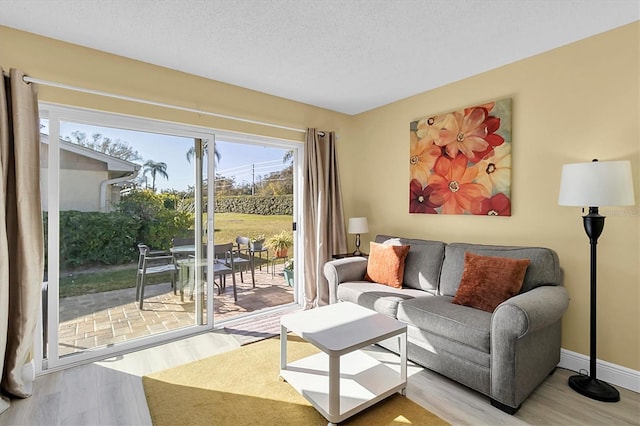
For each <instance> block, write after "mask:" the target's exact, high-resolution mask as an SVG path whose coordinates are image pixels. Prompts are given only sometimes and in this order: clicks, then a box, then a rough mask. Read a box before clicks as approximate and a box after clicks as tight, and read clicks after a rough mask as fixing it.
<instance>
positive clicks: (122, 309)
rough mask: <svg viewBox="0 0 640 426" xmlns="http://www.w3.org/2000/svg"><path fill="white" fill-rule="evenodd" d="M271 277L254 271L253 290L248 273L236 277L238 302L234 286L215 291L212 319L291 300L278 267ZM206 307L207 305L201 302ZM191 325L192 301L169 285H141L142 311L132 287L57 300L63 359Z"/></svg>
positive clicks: (253, 310) (192, 314)
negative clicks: (241, 280) (143, 290)
mask: <svg viewBox="0 0 640 426" xmlns="http://www.w3.org/2000/svg"><path fill="white" fill-rule="evenodd" d="M275 268H276V269H275V275H273V276H272V273H271V269H269V272H267V271H266V268H265V267H263V268H262V271H261V270H259V269H258V268H256V271H255V280H256V287H255V288H252V284H251V278H250V274H249V273H247V274H245V278H244V283H241V282H240V276H239V274H237V276H236V277H237V292H238V301H237V302H234V300H233V288H232V286H231V285H230V284H229V283H228V284H227V288H226V291H225V292H224V293H223V294H221V295H218V293H217V287H216V291H215V293H214V298H213V305H214V321H216V322H219V321H222V320H229V319H232V318H237V317H239V316H241V315H243V314H247V313H250V312H255V311H258V310H261V309H265V308H270V307H275V306H280V305H284V304H288V303H292V302H293V301H294V296H293V288H291V287H289V286H288V285H287V284H286V282H285V279H284V277H283V275H282V264H279V265H276V267H275ZM205 303H206V302H205ZM194 323H195V302H194V301H191V300H189V296H188V294H186V295H185V299H184V302H181V301H180V295H179V294H178V295H174V294H173V289H172V288H171V286H170V283H169V282H166V283H162V284H156V285H149V286H146V287H145V298H144V309H143V310H139V309H138V305H137V303H136V302H135V288H127V289H123V290H114V291H107V292H100V293H93V294H86V295H82V296H73V297H66V298H61V299H60V327H59V342H60V346H59V348H58V351H59V354H60V355H61V356H62V355H66V354H70V353H74V352H79V351H82V350H85V349H89V348H95V347H99V346H108V345H111V344H114V343H117V342H124V341H127V340H131V339H135V338H137V337H142V336H149V335H152V334H156V333H161V332H164V331H169V330H175V329H178V328H183V327H188V326H191V325H193V324H194Z"/></svg>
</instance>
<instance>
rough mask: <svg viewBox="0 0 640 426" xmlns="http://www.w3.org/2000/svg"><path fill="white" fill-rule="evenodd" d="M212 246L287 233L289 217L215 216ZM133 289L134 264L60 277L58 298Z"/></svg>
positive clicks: (153, 279) (156, 278)
mask: <svg viewBox="0 0 640 426" xmlns="http://www.w3.org/2000/svg"><path fill="white" fill-rule="evenodd" d="M214 220H215V222H214V227H215V229H216V231H215V235H214V239H215V242H216V244H223V243H230V242H233V243H235V241H236V237H240V236H242V237H253V236H256V235H260V234H264V235H265V237H266V238H269V237H270V236H271V235H273V234H277V233H278V232H281V231H284V230H290V229H291V223H292V221H293V219H292V217H291V216H261V215H254V214H236V213H218V214H216V216H215V219H214ZM167 281H169V276H168V275H152V276H149V277H147V279H146V282H147V283H148V284H159V283H163V282H167ZM135 286H136V264H131V265H126V266H125V265H119V266H112V267H109V266H104V268H101V269H100V270H96V269H93V270H91V271H84V272H71V273H70V272H67V273H65V272H61V273H60V297H70V296H80V295H83V294H89V293H100V292H104V291H111V290H120V289H123V288H133V287H135Z"/></svg>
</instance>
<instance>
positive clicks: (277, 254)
mask: <svg viewBox="0 0 640 426" xmlns="http://www.w3.org/2000/svg"><path fill="white" fill-rule="evenodd" d="M41 117H42V121H41V135H40V136H41V167H42V168H41V175H42V188H41V189H42V204H43V210H44V220H45V223H44V225H45V229H46V235H45V238H46V240H45V241H46V247H45V251H46V279H45V282H44V283H43V310H42V312H43V321H42V325H43V330H42V331H43V345H42V357H41V358H42V369H50V368H57V367H64V366H67V365H72V364H75V363H79V362H84V361H87V360H91V359H96V358H104V357H105V356H108V355H110V354H113V353H117V352H121V351H129V350H132V349H135V348H138V347H141V346H146V345H150V344H157V343H160V342H164V341H166V340H169V339H175V338H178V337H181V336H186V335H189V334H193V333H196V332H200V331H202V330H207V329H211V328H213V326H214V319H215V325H217V324H220V323H223V322H224V321H231V320H233V319H235V318H238V317H239V316H241V315H249V314H255V313H259V312H262V311H267V310H270V309H274V308H278V307H280V306H282V305H286V304H292V303H295V302H297V300H299V298H300V297H299V295H298V293H300V290H299V289H298V286H297V285H296V283H297V280H295V278H294V276H295V273H296V272H297V271H300V270H302V269H301V262H294V259H295V258H296V253H297V252H299V251H300V250H301V248H300V244H297V241H298V237H297V235H298V232H299V231H295V230H294V229H295V223H296V222H297V221H296V217H297V216H298V213H297V212H298V210H297V202H296V200H297V198H298V197H296V194H297V192H298V190H299V188H300V183H299V179H300V176H301V175H302V174H301V171H300V168H301V166H300V164H299V162H298V161H297V158H299V157H300V153H299V150H301V146H300V145H299V144H297V143H295V142H289V141H279V140H273V139H269V138H264V137H258V136H251V135H244V134H242V135H240V134H232V133H229V132H218V131H216V133H215V136H214V133H213V131H208V130H207V129H200V128H193V127H190V126H184V125H178V124H173V123H166V122H158V121H153V120H147V119H139V118H133V117H127V116H121V115H114V114H107V113H100V112H94V111H87V110H80V109H74V108H67V107H60V106H56V105H42V108H41ZM278 239H280V240H285V243H284V246H285V248H287V249H288V250H289V251H288V253H286V254H283V253H282V252H281V251H280V250H279V247H276V245H275V243H274V241H276V240H278ZM287 241H288V242H287ZM270 243H271V245H269V244H270ZM220 247H227V248H226V249H225V250H224V251H222V252H220V251H219V250H220ZM277 249H278V250H277ZM232 259H233V261H232ZM294 264H295V265H296V268H295V270H294V268H293V265H294ZM287 270H288V271H287ZM225 271H226V272H225ZM287 272H289V273H287ZM292 274H293V277H291V275H292Z"/></svg>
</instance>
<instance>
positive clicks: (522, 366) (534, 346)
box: [491, 285, 569, 408]
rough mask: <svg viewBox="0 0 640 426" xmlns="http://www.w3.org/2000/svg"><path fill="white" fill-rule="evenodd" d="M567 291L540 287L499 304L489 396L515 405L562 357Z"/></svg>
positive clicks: (493, 327) (494, 322)
mask: <svg viewBox="0 0 640 426" xmlns="http://www.w3.org/2000/svg"><path fill="white" fill-rule="evenodd" d="M568 306H569V295H568V293H567V290H566V289H565V288H564V287H562V286H555V285H552V286H541V287H536V288H534V289H532V290H529V291H527V292H526V293H522V294H519V295H517V296H514V297H512V298H510V299H508V300H507V301H505V302H503V303H502V304H500V305H498V307H497V308H496V310H495V311H494V312H493V316H492V318H491V396H492V398H493V399H495V400H496V401H498V402H499V403H501V404H505V405H507V406H510V407H513V408H517V407H518V406H519V405H520V403H521V402H522V401H523V400H524V399H525V398H526V397H527V396H528V395H529V394H530V393H531V392H532V391H533V390H534V389H535V388H536V386H537V385H538V384H540V383H541V382H542V381H543V380H544V378H545V377H546V376H547V374H549V373H550V372H551V371H553V369H554V368H555V366H556V365H557V364H558V362H559V361H560V345H561V337H562V336H561V332H562V315H563V314H564V312H565V311H566V310H567V307H568Z"/></svg>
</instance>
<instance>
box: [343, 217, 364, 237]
mask: <svg viewBox="0 0 640 426" xmlns="http://www.w3.org/2000/svg"><path fill="white" fill-rule="evenodd" d="M347 232H348V233H349V234H366V233H367V232H369V223H368V222H367V218H366V217H352V218H349V227H348V231H347Z"/></svg>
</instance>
